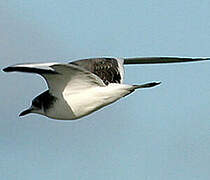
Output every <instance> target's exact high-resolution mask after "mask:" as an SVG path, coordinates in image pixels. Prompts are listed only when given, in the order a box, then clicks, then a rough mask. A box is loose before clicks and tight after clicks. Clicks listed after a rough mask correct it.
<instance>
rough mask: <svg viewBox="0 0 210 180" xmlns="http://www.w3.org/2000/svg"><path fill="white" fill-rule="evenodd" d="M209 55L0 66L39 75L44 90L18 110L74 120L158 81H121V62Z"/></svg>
mask: <svg viewBox="0 0 210 180" xmlns="http://www.w3.org/2000/svg"><path fill="white" fill-rule="evenodd" d="M205 60H210V58H182V57H139V58H89V59H82V60H76V61H73V62H70V63H57V62H53V63H26V64H16V65H13V66H9V67H7V68H4V69H3V71H5V72H12V71H19V72H27V73H36V74H39V75H41V76H42V77H43V78H44V79H45V80H46V83H47V85H48V90H46V91H45V92H43V93H41V94H40V95H38V96H37V97H35V98H34V99H33V101H32V104H31V107H30V108H28V109H26V110H24V111H23V112H21V113H20V115H19V116H24V115H26V114H29V113H37V114H41V115H44V116H47V117H49V118H52V119H60V120H74V119H79V118H81V117H83V116H86V115H88V114H90V113H92V112H94V111H96V110H98V109H100V108H102V107H104V106H107V105H109V104H111V103H113V102H115V101H117V100H118V99H120V98H122V97H125V96H127V95H129V94H131V93H132V92H134V91H135V90H136V89H141V88H151V87H154V86H157V85H159V84H160V82H150V83H146V84H141V85H127V84H123V78H124V65H129V64H157V63H179V62H195V61H205Z"/></svg>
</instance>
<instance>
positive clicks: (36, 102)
mask: <svg viewBox="0 0 210 180" xmlns="http://www.w3.org/2000/svg"><path fill="white" fill-rule="evenodd" d="M32 105H33V106H34V107H37V108H39V109H41V107H42V104H41V102H40V101H39V100H38V99H34V100H33V102H32Z"/></svg>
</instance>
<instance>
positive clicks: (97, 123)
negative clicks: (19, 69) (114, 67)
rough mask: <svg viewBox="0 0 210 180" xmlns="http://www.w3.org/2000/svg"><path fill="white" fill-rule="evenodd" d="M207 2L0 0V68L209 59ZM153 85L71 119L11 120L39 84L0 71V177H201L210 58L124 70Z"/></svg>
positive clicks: (205, 160)
mask: <svg viewBox="0 0 210 180" xmlns="http://www.w3.org/2000/svg"><path fill="white" fill-rule="evenodd" d="M209 9H210V3H209V0H200V1H192V0H176V1H168V0H162V1H155V0H147V1H144V0H142V1H139V0H133V1H128V0H126V1H125V0H116V1H113V0H106V1H104V0H103V1H102V0H98V1H96V0H88V1H87V0H82V1H78V0H68V1H67V0H63V1H56V0H45V1H41V0H30V1H22V0H12V1H8V0H1V1H0V68H1V69H2V68H3V67H6V66H8V65H11V64H16V63H24V62H51V61H58V62H68V61H71V60H75V59H78V58H86V57H95V56H97V57H98V56H117V57H136V56H187V57H197V56H198V57H209V56H210V10H209ZM125 70H126V78H125V82H126V83H129V84H138V83H145V82H150V81H154V80H155V81H162V84H161V86H158V87H155V88H153V89H145V90H139V91H136V92H135V93H133V94H132V95H130V96H127V97H126V98H123V99H121V100H120V101H118V102H116V103H114V104H112V105H109V106H108V107H105V108H103V109H102V110H100V111H98V112H95V113H93V114H91V115H89V116H86V117H84V118H82V119H81V120H78V121H55V120H50V119H49V118H46V117H44V116H40V115H29V116H25V117H23V118H19V117H18V114H19V112H20V111H22V110H23V109H25V108H27V107H28V106H29V105H30V103H31V100H32V99H33V98H34V97H35V96H36V95H37V94H39V93H41V92H43V91H44V90H45V89H46V88H47V87H46V84H45V82H44V81H43V79H42V78H40V77H39V76H36V75H34V74H32V75H31V74H24V73H10V74H7V73H3V72H0V81H1V83H2V85H1V94H0V109H1V116H0V179H1V180H14V179H15V180H28V179H30V180H48V179H51V180H54V179H55V180H58V179H59V180H69V179H73V180H128V179H131V180H207V179H210V115H209V112H210V106H209V104H210V78H209V77H210V61H209V62H199V63H185V64H172V65H135V66H127V67H126V68H125Z"/></svg>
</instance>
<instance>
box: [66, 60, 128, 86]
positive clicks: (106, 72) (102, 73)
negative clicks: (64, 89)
mask: <svg viewBox="0 0 210 180" xmlns="http://www.w3.org/2000/svg"><path fill="white" fill-rule="evenodd" d="M70 64H74V65H77V66H80V67H82V68H84V69H86V70H88V71H90V72H92V73H93V74H95V75H97V76H98V77H99V78H101V79H102V80H103V82H104V84H106V85H108V84H109V83H122V82H123V78H124V68H123V59H118V58H89V59H82V60H77V61H73V62H70Z"/></svg>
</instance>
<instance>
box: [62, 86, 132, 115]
mask: <svg viewBox="0 0 210 180" xmlns="http://www.w3.org/2000/svg"><path fill="white" fill-rule="evenodd" d="M112 86H113V87H112ZM112 86H106V87H93V88H88V89H85V90H80V91H77V92H68V93H65V94H64V99H65V100H66V102H67V103H68V104H69V106H70V107H71V109H72V111H73V113H74V114H75V116H76V117H77V118H80V117H82V116H85V115H87V114H90V113H92V112H94V111H96V110H98V109H100V108H102V107H104V106H106V105H108V104H110V103H112V102H114V101H116V100H118V99H120V98H121V97H123V96H124V95H126V94H128V93H130V91H129V90H128V88H122V87H124V85H116V86H115V85H112Z"/></svg>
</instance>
